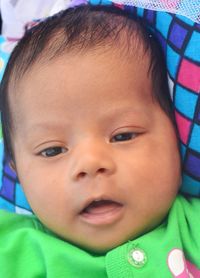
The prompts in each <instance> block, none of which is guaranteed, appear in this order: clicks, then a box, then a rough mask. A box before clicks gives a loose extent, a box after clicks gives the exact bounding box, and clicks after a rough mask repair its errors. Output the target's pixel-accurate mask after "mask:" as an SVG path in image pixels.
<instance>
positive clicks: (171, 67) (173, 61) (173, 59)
mask: <svg viewBox="0 0 200 278" xmlns="http://www.w3.org/2000/svg"><path fill="white" fill-rule="evenodd" d="M167 56H168V58H167V67H168V71H169V74H170V76H171V77H172V78H173V79H175V78H176V73H177V69H178V66H179V63H180V55H179V54H177V53H176V52H175V51H174V50H173V49H172V48H171V47H170V46H169V45H168V46H167Z"/></svg>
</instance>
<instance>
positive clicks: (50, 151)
mask: <svg viewBox="0 0 200 278" xmlns="http://www.w3.org/2000/svg"><path fill="white" fill-rule="evenodd" d="M66 151H67V149H66V148H63V147H50V148H47V149H45V150H43V151H41V152H40V154H41V155H42V156H44V157H52V156H56V155H59V154H61V153H65V152H66Z"/></svg>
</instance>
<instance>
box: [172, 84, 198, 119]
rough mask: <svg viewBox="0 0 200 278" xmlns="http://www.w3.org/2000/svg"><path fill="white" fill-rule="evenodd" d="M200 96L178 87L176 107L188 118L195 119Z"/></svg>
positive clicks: (175, 99)
mask: <svg viewBox="0 0 200 278" xmlns="http://www.w3.org/2000/svg"><path fill="white" fill-rule="evenodd" d="M197 100H198V96H197V95H196V94H194V93H192V92H190V91H189V90H187V89H184V88H182V87H181V86H179V85H177V86H176V94H175V97H174V101H175V106H176V108H177V109H178V111H179V112H181V113H182V114H184V115H185V116H186V117H187V118H189V119H193V117H194V113H195V107H196V103H197Z"/></svg>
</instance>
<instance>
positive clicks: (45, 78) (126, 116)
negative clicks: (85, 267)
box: [12, 50, 180, 252]
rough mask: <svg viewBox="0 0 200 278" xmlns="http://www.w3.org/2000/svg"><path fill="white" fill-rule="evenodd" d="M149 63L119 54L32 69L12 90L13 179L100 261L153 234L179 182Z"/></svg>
mask: <svg viewBox="0 0 200 278" xmlns="http://www.w3.org/2000/svg"><path fill="white" fill-rule="evenodd" d="M147 71H148V58H147V57H143V59H141V57H139V56H138V57H137V55H136V56H135V57H133V59H132V60H131V59H125V58H124V57H123V59H122V58H121V57H120V53H118V52H117V51H116V50H115V51H114V50H113V51H112V50H110V51H107V52H104V54H102V52H100V51H97V50H96V52H95V51H94V52H91V51H89V52H88V53H86V54H77V55H73V54H65V55H63V56H62V57H59V58H56V59H55V60H52V61H51V62H48V63H46V64H43V65H41V64H37V65H36V66H34V67H33V68H32V69H31V70H30V72H29V73H28V74H27V75H26V76H25V77H24V78H23V80H22V81H21V82H20V84H19V86H18V92H17V94H16V99H15V100H13V103H15V105H12V106H13V107H12V111H13V116H14V118H15V119H16V120H15V122H14V124H15V128H16V131H15V134H14V153H15V159H16V170H17V173H18V176H19V179H20V182H21V184H22V185H23V188H24V191H25V193H26V195H27V198H28V200H29V202H30V205H31V207H32V209H33V210H34V212H35V214H37V216H38V217H39V219H40V220H41V221H42V222H43V223H44V224H45V225H46V226H47V227H49V228H50V229H51V230H53V231H54V232H55V233H57V234H58V235H59V236H61V237H62V238H64V239H66V240H69V241H71V242H73V243H75V244H77V245H79V246H82V247H84V248H86V249H89V250H93V251H96V252H104V251H106V250H109V249H111V248H113V247H115V246H117V245H119V244H122V243H123V242H125V241H127V240H128V239H133V238H135V237H137V236H138V235H140V234H141V233H144V232H146V231H148V230H150V229H151V228H153V227H154V226H156V225H158V224H159V223H160V221H161V220H162V219H163V218H164V217H165V215H166V213H167V212H168V210H169V208H170V206H171V204H172V202H173V200H174V198H175V196H176V194H177V190H178V187H179V183H180V160H179V152H178V146H177V139H176V134H175V131H174V127H173V125H172V123H171V121H170V120H169V118H168V117H167V116H166V114H165V113H164V112H163V111H162V110H161V108H160V106H159V105H158V104H157V103H156V102H153V101H152V82H151V78H150V76H148V74H147Z"/></svg>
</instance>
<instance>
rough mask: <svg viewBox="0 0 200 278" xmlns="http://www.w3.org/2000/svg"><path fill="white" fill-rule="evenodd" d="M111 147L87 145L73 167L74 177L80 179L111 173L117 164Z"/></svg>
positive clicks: (78, 155)
mask: <svg viewBox="0 0 200 278" xmlns="http://www.w3.org/2000/svg"><path fill="white" fill-rule="evenodd" d="M108 149H109V148H102V147H101V148H100V147H99V146H87V147H86V146H85V147H84V149H82V150H81V151H80V152H79V153H78V154H77V156H76V160H74V161H75V163H74V167H73V169H72V179H73V180H79V179H82V178H85V177H95V176H97V175H111V174H113V173H114V172H115V169H116V166H115V162H114V158H113V156H112V154H111V153H110V152H109V150H108Z"/></svg>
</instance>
